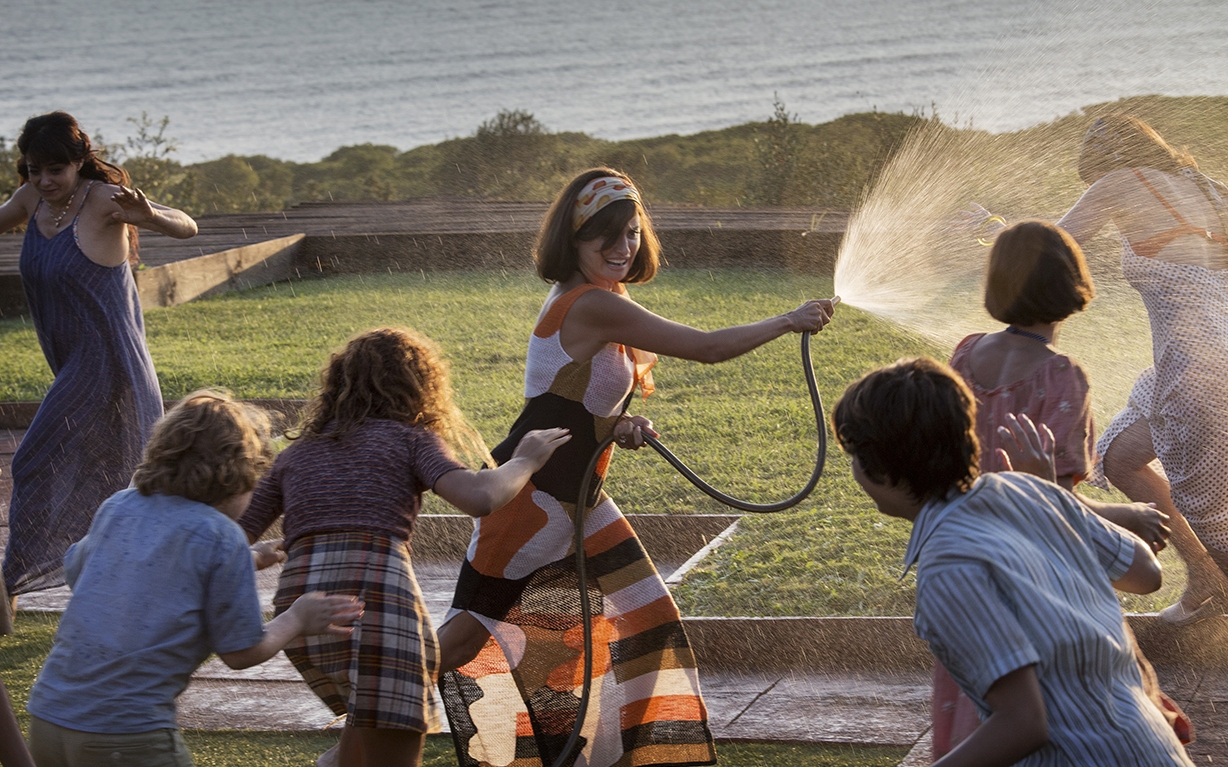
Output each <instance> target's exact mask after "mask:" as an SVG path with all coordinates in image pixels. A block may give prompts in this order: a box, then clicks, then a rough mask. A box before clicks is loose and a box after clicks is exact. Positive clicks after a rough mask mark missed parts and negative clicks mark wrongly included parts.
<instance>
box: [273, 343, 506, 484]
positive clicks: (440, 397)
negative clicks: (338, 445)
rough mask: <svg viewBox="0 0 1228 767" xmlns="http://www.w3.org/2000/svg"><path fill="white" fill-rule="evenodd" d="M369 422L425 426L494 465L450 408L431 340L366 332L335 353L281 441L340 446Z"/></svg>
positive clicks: (446, 380) (448, 386)
mask: <svg viewBox="0 0 1228 767" xmlns="http://www.w3.org/2000/svg"><path fill="white" fill-rule="evenodd" d="M368 418H385V419H389V420H392V421H400V422H402V423H407V424H413V425H417V426H423V427H425V428H427V429H430V430H431V431H433V432H435V433H436V434H438V435H439V436H440V438H442V439H443V440H444V442H446V443H448V444H449V445H450V446H452V448H453V449H455V450H456V451H457V452H459V453H461V454H462V455H464V456H465V457H467V458H469V459H470V460H471V461H474V462H479V461H480V462H483V463H486V465H488V466H494V465H495V461H494V459H493V458H491V457H490V453H489V451H487V449H486V443H485V442H483V440H482V437H481V435H480V434H478V432H477V430H476V429H474V428H473V427H472V426H470V425H469V422H468V421H466V420H465V416H464V415H463V414H462V413H461V411H460V409H459V408H457V406H456V404H455V403H454V402H453V401H452V382H451V376H450V374H449V366H448V361H447V360H446V359H444V357H443V354H442V353H441V352H440V350H439V347H438V346H437V345H436V344H435V342H434V341H432V340H431V339H429V338H427V337H426V336H423V335H420V334H418V333H415V332H414V331H412V330H409V329H406V328H376V329H374V330H368V331H367V332H365V333H359V334H358V335H356V336H354V337H353V338H351V339H350V340H349V342H348V343H347V344H346V345H345V348H343V349H341V350H340V351H338V352H334V353H333V355H332V356H331V357H330V358H329V360H328V364H327V365H325V366H324V369H323V370H322V371H321V372H320V393H319V394H317V395H316V396H315V397H313V398H312V400H311V401H310V402H309V403H308V405H307V410H306V413H305V414H304V416H303V422H302V425H301V426H300V427H299V429H298V433H297V434H293V435H287V436H290V438H291V439H298V438H301V437H306V438H312V439H314V438H318V437H331V438H334V439H340V438H342V437H343V436H345V435H346V434H348V433H350V432H352V431H353V430H354V429H356V428H358V426H360V425H361V424H362V423H363V421H365V420H366V419H368Z"/></svg>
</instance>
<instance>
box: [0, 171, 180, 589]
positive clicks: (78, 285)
mask: <svg viewBox="0 0 1228 767" xmlns="http://www.w3.org/2000/svg"><path fill="white" fill-rule="evenodd" d="M91 187H92V183H91ZM89 191H90V187H87V188H86V191H85V198H83V199H82V203H81V205H82V208H84V206H85V199H87V198H88V196H89ZM39 205H40V206H41V205H42V203H41V201H40V203H39ZM37 215H38V211H37V210H36V211H35V215H34V216H33V217H31V219H30V226H29V228H28V229H27V230H26V236H25V240H24V241H23V243H22V246H21V259H20V262H19V268H20V271H21V282H22V287H23V288H24V289H25V294H26V302H27V304H28V305H29V310H30V317H31V319H32V320H33V322H34V329H35V331H36V332H37V334H38V342H39V344H40V345H41V346H42V349H43V355H44V356H45V357H46V358H47V364H48V365H50V366H51V372H52V373H53V374H54V375H55V381H54V382H53V383H52V384H51V388H50V389H48V391H47V395H46V397H44V398H43V402H42V404H41V405H40V406H39V408H38V412H37V413H36V414H35V416H34V420H33V421H32V422H31V424H30V428H29V429H28V430H27V431H26V435H25V437H24V438H23V439H22V440H21V444H20V445H19V446H18V448H17V452H16V453H15V454H14V455H13V475H12V477H13V495H12V500H11V502H10V503H9V520H8V521H9V540H8V545H7V546H6V548H5V552H4V585H5V587H6V588H7V589H8V593H9V594H10V595H16V594H22V593H25V592H29V591H37V590H40V589H46V588H52V587H54V586H58V585H60V584H62V583H63V582H64V575H63V570H64V552H65V551H66V550H67V549H68V547H69V545H70V544H72V543H74V542H76V541H77V540H80V539H81V538H82V537H84V536H85V534H86V532H88V531H89V526H90V522H91V520H93V518H94V512H95V510H97V508H98V506H99V505H100V504H101V503H102V502H103V501H104V500H106V499H107V498H108V497H109V496H110V495H111V494H113V493H115V492H117V491H119V490H122V489H124V488H125V487H127V486H128V484H129V483H130V482H131V480H132V473H133V471H135V470H136V467H137V465H138V464H139V463H140V460H141V453H142V451H143V450H144V447H145V441H146V440H147V439H148V437H149V434H150V432H151V431H152V430H153V425H154V423H155V422H156V421H157V420H158V419H159V418H161V417H162V394H161V392H160V390H159V388H158V378H157V376H156V374H155V373H154V367H153V360H152V359H150V356H149V350H148V349H147V348H146V346H145V325H144V321H143V320H142V317H141V304H140V300H139V299H138V298H137V292H136V282H135V281H134V280H133V278H132V270H131V268H130V267H129V266H128V264H127V263H124V264H121V265H119V266H114V267H105V266H100V265H99V264H97V263H95V262H93V261H91V260H90V259H89V258H88V257H86V255H85V254H84V253H83V252H82V251H81V246H80V243H79V242H78V240H77V219H76V218H74V219H73V222H72V225H71V226H68V227H65V228H64V229H63V230H61V231H60V232H59V233H57V234H56V235H55V236H54V237H50V238H48V237H45V236H43V234H42V233H41V232H40V231H39V230H38V225H37V223H36V222H35V218H36V217H37ZM77 216H78V218H79V217H80V212H78V214H77Z"/></svg>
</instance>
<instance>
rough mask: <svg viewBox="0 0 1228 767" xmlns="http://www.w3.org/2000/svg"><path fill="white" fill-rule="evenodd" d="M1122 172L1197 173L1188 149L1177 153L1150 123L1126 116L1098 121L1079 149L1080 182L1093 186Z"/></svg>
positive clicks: (1089, 130)
mask: <svg viewBox="0 0 1228 767" xmlns="http://www.w3.org/2000/svg"><path fill="white" fill-rule="evenodd" d="M1119 168H1154V169H1155V170H1159V171H1163V172H1165V173H1178V172H1180V171H1181V169H1182V168H1190V169H1192V170H1198V163H1196V162H1194V158H1193V157H1191V156H1190V153H1189V152H1187V151H1186V150H1185V149H1176V148H1174V147H1173V146H1171V145H1170V144H1169V143H1168V142H1167V141H1165V140H1164V137H1163V136H1161V135H1160V134H1159V132H1157V131H1156V129H1155V128H1152V127H1151V126H1150V125H1148V124H1147V123H1145V122H1143V121H1142V120H1140V119H1138V118H1137V117H1131V116H1130V115H1127V114H1121V113H1120V112H1119V113H1117V114H1111V115H1108V116H1106V117H1097V118H1096V119H1095V120H1093V121H1092V124H1091V126H1090V127H1089V128H1088V129H1087V133H1085V134H1084V136H1083V145H1082V147H1081V148H1080V149H1079V178H1081V179H1083V182H1084V183H1085V184H1093V183H1095V182H1096V181H1097V180H1098V179H1100V178H1101V177H1102V176H1104V175H1106V174H1108V173H1111V172H1112V171H1115V170H1118V169H1119Z"/></svg>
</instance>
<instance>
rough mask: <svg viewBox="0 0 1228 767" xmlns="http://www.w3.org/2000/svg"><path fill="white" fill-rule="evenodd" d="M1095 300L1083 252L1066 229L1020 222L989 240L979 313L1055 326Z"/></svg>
mask: <svg viewBox="0 0 1228 767" xmlns="http://www.w3.org/2000/svg"><path fill="white" fill-rule="evenodd" d="M1095 296H1096V288H1095V286H1094V285H1093V284H1092V275H1091V273H1090V272H1089V271H1088V269H1087V261H1086V260H1085V259H1084V258H1083V250H1082V248H1080V247H1079V243H1077V242H1075V240H1074V238H1073V237H1071V236H1070V235H1069V234H1067V233H1066V230H1064V229H1062V228H1060V227H1057V226H1054V225H1053V224H1049V223H1045V222H1044V221H1022V222H1020V223H1018V224H1015V225H1014V226H1011V227H1009V228H1007V229H1003V230H1002V231H1001V232H1000V233H999V234H998V237H997V239H995V240H994V243H993V249H992V250H990V251H989V266H988V268H987V269H986V274H985V309H986V310H987V311H988V312H989V314H990V315H991V316H992V317H993V318H994V319H996V320H998V321H999V322H1005V323H1007V324H1015V325H1037V324H1040V323H1044V322H1060V321H1062V320H1064V319H1066V318H1067V317H1069V316H1070V315H1072V314H1074V313H1075V312H1081V311H1083V309H1085V308H1086V307H1087V305H1088V303H1090V302H1091V300H1092V299H1093V298H1095Z"/></svg>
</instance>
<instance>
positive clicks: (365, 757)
mask: <svg viewBox="0 0 1228 767" xmlns="http://www.w3.org/2000/svg"><path fill="white" fill-rule="evenodd" d="M425 745H426V736H425V735H423V734H422V733H420V732H413V731H411V730H377V729H370V728H366V727H348V726H347V727H346V728H345V729H344V730H342V732H341V743H340V744H339V746H338V752H339V760H338V764H339V765H340V766H341V767H418V765H420V764H422V749H423V747H424V746H425ZM325 753H327V752H325Z"/></svg>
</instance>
